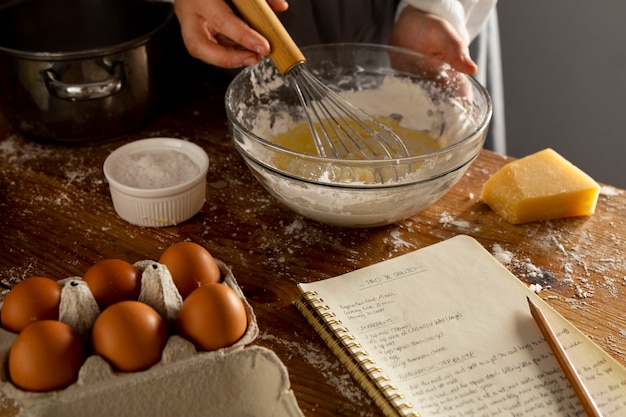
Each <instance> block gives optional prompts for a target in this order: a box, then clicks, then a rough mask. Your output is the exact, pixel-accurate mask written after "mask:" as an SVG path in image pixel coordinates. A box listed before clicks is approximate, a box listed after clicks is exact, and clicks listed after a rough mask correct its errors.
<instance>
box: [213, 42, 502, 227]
mask: <svg viewBox="0 0 626 417" xmlns="http://www.w3.org/2000/svg"><path fill="white" fill-rule="evenodd" d="M303 52H304V54H305V56H306V58H307V63H306V65H307V67H308V68H309V70H311V71H312V72H313V73H314V74H315V76H316V77H318V78H319V79H320V80H321V81H322V82H323V83H325V84H326V85H328V86H329V87H330V88H332V89H333V90H335V91H337V92H338V93H339V94H340V95H341V96H343V97H344V98H346V99H347V100H348V101H350V102H352V103H354V104H356V105H357V106H359V107H361V108H363V109H364V110H365V111H367V112H368V113H370V114H371V115H373V116H374V117H375V118H377V119H378V120H379V121H381V122H382V123H384V124H385V125H387V126H388V127H389V128H391V129H392V130H394V131H395V132H396V134H397V135H398V136H400V138H401V139H402V140H403V141H404V143H405V145H406V146H407V148H408V150H409V156H408V157H403V158H395V159H393V158H392V159H384V158H380V159H373V160H372V159H369V160H364V159H362V158H358V157H354V156H353V154H352V153H351V152H347V153H345V154H342V155H340V157H336V158H330V157H321V156H319V154H318V153H317V151H316V148H315V146H314V144H313V141H312V139H311V135H310V133H309V132H308V124H307V122H306V117H305V113H304V111H303V109H302V106H301V105H300V103H299V101H298V98H297V96H296V94H295V92H294V88H293V86H292V85H291V84H290V82H289V79H288V78H284V77H282V76H281V75H280V74H279V73H278V71H277V70H276V69H275V67H274V65H273V64H272V62H271V61H270V60H269V59H264V60H262V61H261V62H260V63H259V64H257V65H256V66H254V67H250V68H248V69H246V70H244V71H242V72H241V73H239V74H238V75H237V77H235V79H234V80H233V81H232V83H231V85H230V86H229V88H228V91H227V93H226V100H225V101H226V111H227V115H228V121H229V126H230V128H231V131H232V134H233V140H234V143H235V147H236V149H237V150H238V151H239V153H240V154H241V155H242V156H243V158H244V160H245V161H246V163H247V165H248V166H249V168H250V170H251V171H252V173H253V174H254V176H255V177H256V178H257V179H258V180H259V182H260V183H261V184H262V185H263V186H264V187H265V188H266V189H267V190H268V192H270V193H271V194H272V195H274V196H275V197H276V198H277V199H278V200H279V201H281V202H282V203H284V204H285V205H286V206H288V207H289V208H291V209H292V210H294V211H295V212H297V213H299V214H301V215H303V216H306V217H309V218H311V219H314V220H317V221H320V222H323V223H328V224H333V225H339V226H349V227H372V226H380V225H385V224H390V223H394V222H397V221H399V220H402V219H405V218H407V217H410V216H413V215H415V214H417V213H418V212H419V211H421V210H422V209H424V208H425V207H427V206H428V205H430V204H432V203H433V202H435V201H436V200H437V199H439V198H440V197H441V196H442V195H443V194H445V193H446V192H447V191H448V190H449V189H450V188H451V187H452V186H453V185H454V184H455V183H456V182H457V181H458V180H459V178H460V177H461V176H462V175H463V173H464V172H465V170H466V169H467V168H468V166H469V164H470V163H471V162H472V161H473V160H474V159H475V158H476V156H477V155H478V153H479V152H480V150H481V148H482V146H483V143H484V139H485V135H486V132H487V129H488V126H489V121H490V119H491V113H492V107H491V100H490V98H489V95H488V93H487V92H486V90H485V89H484V88H483V87H482V86H480V85H479V84H478V83H477V82H476V81H475V80H474V79H473V78H472V77H470V76H467V75H465V74H461V73H457V72H455V71H454V70H452V69H451V68H450V67H449V66H447V65H445V64H442V63H441V62H439V61H435V60H433V59H432V58H427V57H425V56H424V55H421V54H418V53H415V52H412V51H408V50H405V49H400V48H394V47H389V46H382V45H363V44H334V45H321V46H312V47H307V48H303Z"/></svg>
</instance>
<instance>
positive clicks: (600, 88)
mask: <svg viewBox="0 0 626 417" xmlns="http://www.w3.org/2000/svg"><path fill="white" fill-rule="evenodd" d="M498 17H499V22H500V37H501V45H502V57H503V71H504V83H505V84H504V93H505V111H506V132H507V153H508V154H509V155H512V156H516V157H522V156H525V155H528V154H530V153H533V152H535V151H538V150H541V149H544V148H546V147H552V148H554V149H555V150H556V151H557V152H559V153H560V154H561V155H563V156H565V157H566V158H567V159H569V160H570V161H571V162H572V163H574V164H575V165H577V166H578V167H580V168H581V169H583V170H584V171H586V172H587V173H588V174H589V175H591V176H592V177H594V178H595V179H596V180H597V181H599V182H603V183H608V184H610V185H614V186H618V187H620V188H626V25H625V24H624V19H625V18H626V1H624V0H594V1H585V0H574V1H572V0H499V3H498Z"/></svg>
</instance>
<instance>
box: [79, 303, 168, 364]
mask: <svg viewBox="0 0 626 417" xmlns="http://www.w3.org/2000/svg"><path fill="white" fill-rule="evenodd" d="M167 336H168V335H167V328H166V324H165V321H164V320H163V318H161V316H160V315H159V313H157V312H156V311H155V310H154V309H153V308H152V307H150V306H148V305H147V304H144V303H140V302H139V301H121V302H119V303H116V304H113V305H112V306H110V307H108V308H107V309H106V310H104V311H103V312H102V313H100V315H99V316H98V318H97V319H96V322H95V323H94V325H93V329H92V333H91V342H92V347H93V351H94V353H95V354H96V355H100V356H102V357H103V358H104V359H106V360H107V361H108V362H109V363H110V364H111V366H112V367H113V368H114V369H115V370H117V371H122V372H135V371H143V370H146V369H148V368H150V367H151V366H152V365H154V364H155V363H157V362H158V361H159V360H161V353H162V352H163V348H164V347H165V343H166V342H167Z"/></svg>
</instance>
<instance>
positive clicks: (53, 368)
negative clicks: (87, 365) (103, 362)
mask: <svg viewBox="0 0 626 417" xmlns="http://www.w3.org/2000/svg"><path fill="white" fill-rule="evenodd" d="M85 358H86V354H85V347H84V346H83V344H82V342H81V340H80V337H79V336H78V335H77V334H76V333H74V331H73V330H72V329H71V328H70V326H68V325H67V324H65V323H61V322H60V321H56V320H41V321H38V322H36V323H33V324H31V325H30V326H28V327H27V328H25V329H24V330H23V331H22V332H21V333H20V334H19V335H17V337H16V338H15V341H14V342H13V345H12V346H11V350H10V351H9V376H10V378H11V381H12V382H13V384H15V385H16V386H17V387H19V388H21V389H24V390H28V391H40V392H41V391H55V390H60V389H64V388H66V387H67V386H69V385H70V384H72V383H73V382H75V381H76V380H77V379H78V371H79V370H80V367H81V366H82V364H83V363H84V362H85Z"/></svg>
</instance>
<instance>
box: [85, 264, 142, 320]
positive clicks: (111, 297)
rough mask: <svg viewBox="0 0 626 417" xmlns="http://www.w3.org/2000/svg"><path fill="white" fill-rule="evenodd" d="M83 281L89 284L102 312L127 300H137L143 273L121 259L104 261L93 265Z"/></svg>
mask: <svg viewBox="0 0 626 417" xmlns="http://www.w3.org/2000/svg"><path fill="white" fill-rule="evenodd" d="M83 281H85V282H86V283H87V285H88V286H89V289H90V290H91V293H92V294H93V297H94V298H95V299H96V302H97V303H98V307H100V310H104V309H105V308H107V307H108V306H110V305H113V304H115V303H118V302H120V301H126V300H135V301H136V300H137V298H138V297H139V291H140V290H141V272H139V270H138V269H137V268H135V267H134V266H133V265H132V264H130V263H128V262H126V261H123V260H121V259H104V260H102V261H99V262H97V263H95V264H94V265H92V266H91V267H90V268H89V269H88V270H87V272H85V275H84V276H83Z"/></svg>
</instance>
